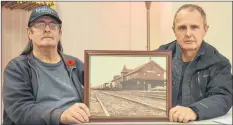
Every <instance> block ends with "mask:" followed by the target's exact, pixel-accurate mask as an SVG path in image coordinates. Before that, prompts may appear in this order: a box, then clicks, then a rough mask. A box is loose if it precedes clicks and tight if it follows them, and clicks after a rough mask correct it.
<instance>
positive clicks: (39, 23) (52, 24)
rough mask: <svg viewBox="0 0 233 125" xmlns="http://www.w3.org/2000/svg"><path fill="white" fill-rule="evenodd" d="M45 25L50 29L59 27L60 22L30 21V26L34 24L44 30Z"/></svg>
mask: <svg viewBox="0 0 233 125" xmlns="http://www.w3.org/2000/svg"><path fill="white" fill-rule="evenodd" d="M46 25H48V26H49V28H50V29H51V30H56V29H58V28H60V24H58V23H54V22H50V23H45V22H34V23H32V25H31V26H34V27H35V28H37V29H41V30H44V29H45V27H46Z"/></svg>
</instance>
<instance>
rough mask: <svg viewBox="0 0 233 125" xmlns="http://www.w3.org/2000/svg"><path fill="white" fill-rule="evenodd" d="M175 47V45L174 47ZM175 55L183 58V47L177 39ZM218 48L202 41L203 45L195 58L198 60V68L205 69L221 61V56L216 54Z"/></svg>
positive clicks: (174, 49)
mask: <svg viewBox="0 0 233 125" xmlns="http://www.w3.org/2000/svg"><path fill="white" fill-rule="evenodd" d="M172 48H173V47H172ZM173 52H174V54H173V56H174V57H175V58H177V59H179V60H182V59H181V48H180V46H179V44H178V43H177V41H174V48H173ZM215 52H216V49H215V48H213V47H212V46H211V45H209V44H208V43H206V42H205V41H204V40H203V41H202V44H201V47H200V49H199V51H198V53H197V55H196V57H195V58H194V60H193V61H196V62H197V66H196V68H197V69H204V68H206V67H209V66H211V65H213V64H214V63H216V62H218V61H219V58H218V57H217V56H216V54H215Z"/></svg>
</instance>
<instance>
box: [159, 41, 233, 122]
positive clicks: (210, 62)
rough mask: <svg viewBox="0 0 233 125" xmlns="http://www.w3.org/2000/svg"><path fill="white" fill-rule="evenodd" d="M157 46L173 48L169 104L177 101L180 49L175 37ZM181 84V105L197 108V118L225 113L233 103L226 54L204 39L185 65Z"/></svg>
mask: <svg viewBox="0 0 233 125" xmlns="http://www.w3.org/2000/svg"><path fill="white" fill-rule="evenodd" d="M158 50H170V51H172V104H173V106H175V105H176V104H177V95H178V91H179V86H180V80H181V71H182V60H181V49H180V47H179V45H178V44H177V42H176V41H173V42H171V43H169V44H166V45H162V46H160V47H159V49H158ZM183 83H184V84H183V85H182V105H183V106H188V107H192V108H193V109H195V110H196V112H197V114H198V116H199V120H203V119H210V118H214V117H218V116H221V115H225V114H226V113H227V112H228V111H229V109H230V108H231V106H232V74H231V65H230V62H229V60H228V59H227V58H225V57H224V56H223V55H221V54H220V53H219V52H218V51H217V50H216V49H215V48H214V47H213V46H211V45H209V44H208V43H206V42H205V41H203V43H202V45H201V48H200V50H199V52H198V54H197V56H196V57H195V59H194V60H193V61H192V62H190V65H189V66H188V67H187V69H186V71H185V73H184V77H183Z"/></svg>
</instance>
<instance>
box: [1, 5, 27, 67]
mask: <svg viewBox="0 0 233 125" xmlns="http://www.w3.org/2000/svg"><path fill="white" fill-rule="evenodd" d="M29 14H30V13H29V12H27V11H23V10H14V11H12V10H9V9H6V8H2V27H1V28H2V67H3V68H5V66H6V65H7V63H8V62H9V61H10V60H11V59H12V58H13V57H15V56H17V55H19V54H20V52H21V51H22V50H23V49H24V47H25V46H26V44H27V41H28V37H27V34H26V33H27V30H26V27H27V21H28V17H29Z"/></svg>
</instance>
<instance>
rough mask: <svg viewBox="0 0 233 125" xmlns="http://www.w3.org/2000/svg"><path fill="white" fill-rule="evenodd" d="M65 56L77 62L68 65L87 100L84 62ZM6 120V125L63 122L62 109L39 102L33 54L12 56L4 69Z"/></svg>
mask: <svg viewBox="0 0 233 125" xmlns="http://www.w3.org/2000/svg"><path fill="white" fill-rule="evenodd" d="M60 55H61V56H62V60H63V62H64V64H66V61H67V60H73V61H75V62H76V64H75V65H74V66H68V65H66V66H65V67H66V71H67V73H68V74H69V76H70V78H71V79H72V81H73V83H74V85H75V87H76V89H77V91H78V93H79V94H80V97H81V100H82V102H83V90H81V89H80V88H81V87H82V86H81V84H82V85H83V84H84V64H83V63H82V62H81V61H80V60H79V59H77V58H75V57H72V56H68V55H63V54H60ZM3 78H4V79H3V80H4V84H3V102H4V117H3V120H4V121H3V124H6V125H15V124H16V125H30V124H31V125H35V124H38V125H45V124H46V125H53V124H59V119H60V115H61V113H62V112H63V110H61V109H56V108H52V109H50V108H47V107H43V106H42V105H39V104H35V101H36V95H37V89H38V82H37V74H36V72H35V69H34V64H33V61H32V60H31V55H28V56H25V55H21V56H19V57H16V58H14V59H12V60H11V61H10V62H9V63H8V65H7V66H6V68H5V70H4V76H3Z"/></svg>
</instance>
